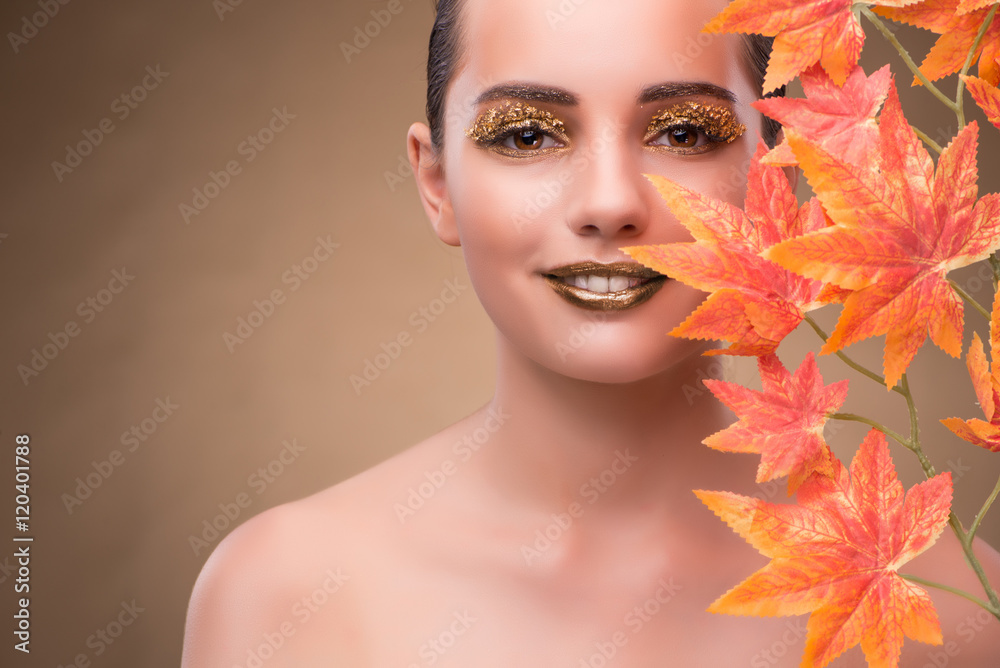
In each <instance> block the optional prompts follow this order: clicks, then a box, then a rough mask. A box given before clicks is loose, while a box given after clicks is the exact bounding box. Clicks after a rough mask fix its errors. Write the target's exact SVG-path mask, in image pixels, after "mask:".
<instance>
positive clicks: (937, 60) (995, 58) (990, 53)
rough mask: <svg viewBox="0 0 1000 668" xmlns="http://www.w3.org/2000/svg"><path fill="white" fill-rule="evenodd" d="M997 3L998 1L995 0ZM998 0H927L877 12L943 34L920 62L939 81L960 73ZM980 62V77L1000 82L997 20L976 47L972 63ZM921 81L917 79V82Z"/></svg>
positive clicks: (926, 72) (930, 76)
mask: <svg viewBox="0 0 1000 668" xmlns="http://www.w3.org/2000/svg"><path fill="white" fill-rule="evenodd" d="M994 2H995V0H994ZM994 2H981V1H979V0H963V1H961V2H960V1H959V0H925V1H924V2H921V3H919V4H914V5H911V6H907V7H902V6H898V5H897V6H892V7H890V6H888V5H889V3H882V2H880V3H879V4H880V5H883V6H882V7H879V8H877V9H876V10H875V11H876V12H877V13H879V14H881V15H882V16H886V17H888V18H890V19H893V20H894V21H901V22H903V23H909V24H911V25H915V26H918V27H920V28H924V29H926V30H930V31H932V32H936V33H937V34H939V35H941V37H939V38H938V40H937V42H935V43H934V46H932V47H931V50H930V51H929V52H928V53H927V57H926V58H924V62H923V63H921V64H920V71H921V72H923V74H924V76H926V77H927V78H928V79H929V80H931V81H935V80H936V79H940V78H941V77H943V76H947V75H949V74H951V73H953V72H960V71H961V70H962V67H963V66H964V65H965V59H966V58H967V57H968V55H969V50H970V49H971V48H972V45H973V44H974V43H975V41H976V36H977V35H978V34H979V29H980V28H981V27H982V26H983V23H984V22H985V21H986V16H987V14H989V11H990V10H989V7H990V6H991V5H992V4H994ZM977 60H978V61H979V76H981V77H982V78H983V79H985V80H987V81H989V82H990V83H991V84H993V85H994V86H996V85H997V84H1000V21H996V20H994V21H993V23H991V24H990V27H989V28H987V29H986V34H985V35H983V39H982V41H981V42H980V43H979V46H978V47H976V52H975V54H974V55H973V60H972V62H976V61H977ZM917 83H919V81H918V80H917V79H914V84H917Z"/></svg>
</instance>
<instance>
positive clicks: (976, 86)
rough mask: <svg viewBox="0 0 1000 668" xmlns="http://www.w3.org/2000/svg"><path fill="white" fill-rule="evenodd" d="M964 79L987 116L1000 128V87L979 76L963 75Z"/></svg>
mask: <svg viewBox="0 0 1000 668" xmlns="http://www.w3.org/2000/svg"><path fill="white" fill-rule="evenodd" d="M962 80H963V81H965V86H966V88H968V89H969V92H970V93H972V98H973V99H974V100H975V101H976V104H978V105H979V107H980V109H982V110H983V111H984V112H985V113H986V118H987V119H989V121H990V123H992V124H993V125H995V126H996V127H997V128H998V129H1000V89H998V88H997V87H996V86H991V85H990V83H989V82H988V81H984V80H983V79H980V78H978V77H962Z"/></svg>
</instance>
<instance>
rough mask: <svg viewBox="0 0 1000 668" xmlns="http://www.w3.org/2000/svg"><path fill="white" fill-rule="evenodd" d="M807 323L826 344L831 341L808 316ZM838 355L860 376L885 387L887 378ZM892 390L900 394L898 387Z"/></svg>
mask: <svg viewBox="0 0 1000 668" xmlns="http://www.w3.org/2000/svg"><path fill="white" fill-rule="evenodd" d="M805 321H806V322H807V323H809V326H810V327H812V328H813V331H815V332H816V333H817V334H818V335H819V338H821V339H823V341H824V342H826V341H828V340H829V339H830V337H829V336H828V335H827V333H826V332H824V331H823V328H822V327H820V326H819V325H818V324H816V321H815V320H813V319H812V318H811V317H810V316H808V315H807V316H805ZM836 355H837V357H839V358H840V359H841V360H843V361H844V364H846V365H847V366H849V367H851V368H852V369H854V370H855V371H857V372H858V373H860V374H862V375H864V376H868V377H869V378H871V379H872V380H874V381H875V382H876V383H878V384H879V385H881V386H883V387H885V378H883V377H882V376H880V375H879V374H877V373H875V372H874V371H872V370H871V369H868V368H866V367H864V366H862V365H861V364H858V363H857V362H855V361H854V360H852V359H851V358H850V357H848V356H847V355H846V354H844V353H843V352H842V351H840V350H838V351H837V353H836ZM891 389H892V391H893V392H897V393H898V392H899V388H898V387H893V388H891Z"/></svg>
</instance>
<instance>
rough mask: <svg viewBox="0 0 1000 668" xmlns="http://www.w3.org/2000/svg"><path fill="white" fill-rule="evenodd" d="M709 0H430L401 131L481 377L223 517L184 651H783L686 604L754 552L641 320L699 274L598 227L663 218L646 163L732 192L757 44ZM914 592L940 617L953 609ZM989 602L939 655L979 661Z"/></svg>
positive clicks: (417, 662)
mask: <svg viewBox="0 0 1000 668" xmlns="http://www.w3.org/2000/svg"><path fill="white" fill-rule="evenodd" d="M725 4H726V3H725V2H722V1H721V0H718V1H713V2H679V1H675V0H618V1H616V2H614V3H611V2H596V1H591V2H576V1H574V2H571V3H570V2H565V3H561V4H558V3H555V2H549V1H548V0H502V1H501V0H464V1H463V2H439V7H438V14H439V26H443V30H442V29H439V30H438V31H437V33H436V38H435V41H434V42H433V43H432V54H431V67H430V77H429V84H430V90H429V95H428V98H429V100H428V112H429V118H430V121H431V125H430V127H428V126H426V125H424V124H420V123H418V124H415V125H413V126H412V127H411V128H410V132H409V136H408V148H409V155H410V161H411V163H412V165H413V167H414V172H415V174H416V178H417V185H418V188H419V191H420V195H421V199H422V202H423V205H424V209H425V211H426V213H427V215H428V217H429V218H430V221H431V224H432V226H433V227H434V229H435V231H436V232H437V234H438V236H439V237H440V238H441V239H442V241H444V242H445V243H447V244H450V245H455V246H461V247H462V249H463V253H464V255H465V258H466V262H467V264H468V269H469V275H470V277H471V279H472V282H473V285H474V287H475V290H476V293H477V295H478V297H479V299H480V300H481V301H482V303H483V306H484V307H485V308H486V310H487V312H488V313H489V315H490V317H491V319H492V320H493V322H494V324H495V326H496V331H497V346H498V374H497V388H496V394H495V396H494V398H493V400H492V401H491V402H490V403H489V404H488V405H487V406H484V407H483V408H482V409H481V410H479V411H477V412H476V413H474V414H473V415H470V416H469V417H467V418H465V419H464V420H462V421H460V422H458V423H457V424H454V425H452V426H451V427H448V428H447V429H445V430H444V431H442V432H441V433H439V434H437V435H435V436H433V437H431V438H429V439H427V440H426V441H424V442H422V443H419V444H417V445H415V446H413V447H412V448H410V449H409V450H407V451H405V452H403V453H402V454H400V455H398V456H396V457H394V458H393V459H391V460H389V461H387V462H384V463H383V464H381V465H379V466H377V467H375V468H374V469H371V470H369V471H367V472H365V473H363V474H361V475H359V476H357V477H355V478H353V479H351V480H348V481H346V482H344V483H342V484H340V485H337V486H335V487H333V488H331V489H329V490H326V491H324V492H321V493H319V494H316V495H314V496H312V497H309V498H307V499H303V500H301V501H298V502H296V503H293V504H289V505H286V506H281V507H278V508H274V509H272V510H270V511H268V512H265V513H263V514H261V515H260V516H258V517H256V518H254V519H253V520H251V521H250V522H248V523H247V524H245V525H244V526H242V527H240V528H239V529H238V530H236V531H235V532H234V533H233V534H232V535H230V536H229V537H228V538H227V539H226V540H225V541H224V542H223V544H222V545H220V547H219V548H218V549H217V550H216V552H215V554H213V556H212V558H211V559H210V561H209V562H208V564H207V565H206V567H205V569H204V571H203V573H202V575H201V577H200V578H199V582H198V584H197V585H196V588H195V592H194V595H193V598H192V604H191V609H190V612H189V619H188V633H187V640H186V645H185V651H184V665H185V666H189V667H192V668H195V667H201V666H211V667H213V668H216V667H220V666H226V667H230V666H248V667H249V666H261V665H266V666H300V667H301V666H345V667H350V668H355V667H362V666H376V667H381V666H431V665H435V666H462V667H465V668H469V667H480V666H497V667H501V666H502V667H504V668H509V667H510V666H546V667H548V666H567V667H578V666H604V665H616V666H642V667H646V666H675V665H676V666H736V665H751V666H771V665H797V664H798V657H799V656H800V655H801V648H802V645H803V643H804V636H805V619H804V618H797V619H742V618H735V617H725V616H713V615H710V614H709V613H707V612H705V609H706V608H707V607H708V605H709V603H710V602H711V601H712V600H713V599H714V598H716V597H717V596H719V595H720V594H721V593H723V592H725V591H726V590H727V589H728V588H729V587H731V586H733V585H735V584H736V583H737V582H739V581H740V580H741V579H743V578H744V577H746V576H747V575H749V574H750V573H751V572H752V571H753V570H755V569H756V568H758V567H759V566H761V565H763V563H764V560H763V559H762V558H761V557H760V556H759V555H758V554H756V552H755V551H754V550H753V549H752V548H750V547H749V546H747V545H746V544H744V543H743V541H742V540H741V539H739V538H738V537H736V536H735V535H733V534H732V533H731V532H730V531H729V529H728V528H727V527H726V526H725V525H723V524H722V523H721V522H719V521H718V520H717V519H716V518H715V517H714V516H712V515H711V513H710V512H708V511H707V510H706V509H705V508H704V507H703V506H702V505H701V504H700V502H699V501H698V500H697V499H696V498H695V497H694V495H693V494H692V493H691V490H692V489H694V488H704V489H726V490H733V491H739V492H743V493H748V494H752V493H754V491H755V490H754V489H753V486H752V483H750V482H749V481H752V480H753V479H754V468H755V463H754V462H752V461H750V458H739V457H733V456H731V455H724V454H721V453H718V452H715V451H713V450H710V449H709V448H706V447H704V446H702V445H700V442H701V440H702V439H703V438H704V437H705V436H707V435H708V434H710V433H713V432H715V431H717V430H719V429H721V428H723V427H725V426H726V425H727V424H728V423H729V422H730V418H729V417H727V416H725V415H724V414H723V413H722V411H721V410H720V404H718V403H717V402H715V401H713V400H712V399H711V398H708V397H706V396H697V397H693V400H692V401H689V397H691V395H690V394H689V393H685V391H684V388H691V387H700V385H699V384H698V378H699V372H701V373H704V368H705V367H706V364H707V363H706V361H705V359H704V358H702V357H700V356H699V353H700V352H702V350H703V346H702V345H700V344H696V343H692V342H689V341H683V340H680V339H674V338H670V337H667V336H665V334H664V332H666V331H669V330H670V329H671V328H673V327H674V326H675V325H676V324H677V323H679V322H680V321H681V320H682V319H683V318H685V317H686V316H687V315H688V314H689V313H690V312H691V311H692V310H693V309H694V307H695V306H697V304H698V303H699V301H700V300H701V298H702V295H701V294H700V293H697V292H695V291H694V290H691V289H689V288H687V287H685V286H683V285H681V284H679V283H677V282H673V281H670V280H669V278H665V277H662V276H658V275H655V274H651V273H650V272H647V271H645V270H643V269H641V268H640V267H639V266H638V265H635V264H634V263H630V262H629V258H628V257H627V256H626V255H625V254H624V253H623V252H622V251H621V250H620V248H622V247H624V246H633V245H644V244H653V243H667V242H672V241H680V240H684V239H686V238H687V233H686V231H685V230H683V228H682V227H681V226H680V225H679V224H678V223H677V222H676V220H675V219H674V218H673V217H672V215H671V214H670V213H669V211H668V210H667V208H666V207H665V205H664V204H663V203H662V202H661V200H660V198H659V196H658V195H657V193H656V192H655V190H654V189H653V187H652V186H651V185H650V184H649V183H648V181H647V180H646V179H645V178H644V177H643V176H642V175H643V174H645V173H656V174H661V175H663V176H666V177H668V178H671V179H674V180H676V181H679V182H681V183H683V184H684V185H687V186H689V187H693V188H696V189H698V190H700V191H702V192H705V193H707V194H709V195H712V196H715V197H718V198H720V199H724V200H726V201H729V202H731V203H733V204H736V205H741V204H742V201H743V196H744V191H745V177H744V176H743V175H744V174H745V173H746V168H747V165H748V163H749V160H750V157H751V155H752V154H753V152H754V150H755V148H756V146H757V145H758V142H759V141H760V139H761V135H762V132H763V131H764V121H763V119H762V117H761V116H760V114H758V113H757V112H756V111H755V110H754V109H753V108H752V107H750V106H749V103H750V102H752V101H753V100H754V99H756V98H757V97H759V88H760V83H759V82H760V72H759V69H758V70H755V69H754V68H753V67H752V66H750V65H748V62H749V59H748V58H747V41H746V40H745V38H743V37H740V36H732V35H726V36H713V37H711V39H709V38H708V37H707V36H705V35H701V34H700V32H699V31H700V28H701V26H703V25H704V24H705V23H706V22H707V21H708V19H710V18H711V17H712V16H714V15H715V14H716V13H718V11H719V10H721V9H722V7H723V6H724V5H725ZM449 54H450V55H449ZM734 183H736V184H739V187H733V184H734ZM935 553H936V554H938V555H941V556H938V557H932V559H938V562H935V563H933V564H931V565H930V566H929V567H928V568H931V569H932V570H933V569H936V568H939V567H940V566H941V563H942V561H941V560H943V563H945V564H946V566H947V567H948V568H952V565H954V564H958V567H959V568H964V566H962V565H961V557H960V555H959V553H958V551H957V550H956V549H955V548H954V546H949V547H947V548H942V549H941V550H937V551H935ZM990 556H991V557H994V556H995V555H990ZM996 566H997V560H996V559H994V560H993V561H992V562H991V568H993V569H994V572H995V573H996V572H1000V568H996ZM913 570H914V571H917V572H919V570H920V569H919V568H917V567H916V565H915V567H914V569H913ZM952 570H957V569H955V568H953V569H952ZM966 570H967V569H966ZM957 584H963V585H965V586H967V587H968V588H969V589H970V590H973V589H974V583H972V584H970V582H969V580H967V579H965V576H964V575H961V576H959V577H958V579H957ZM935 598H936V600H938V601H943V600H946V599H942V598H941V597H937V596H936V597H935ZM940 609H941V610H942V628H943V630H944V632H945V635H946V638H951V637H953V636H954V629H955V625H956V624H958V623H959V622H960V621H961V620H962V618H963V615H969V614H971V615H975V612H976V610H975V608H974V607H971V606H970V605H967V604H965V603H964V602H959V603H953V602H950V601H949V602H948V603H947V604H942V605H941V608H940ZM990 628H992V629H993V632H992V633H991V632H986V633H979V634H978V635H977V636H976V638H975V639H974V640H973V641H970V643H968V644H967V645H966V644H963V645H962V646H961V650H962V655H961V659H952V661H953V662H952V663H951V664H950V665H990V664H989V663H976V662H975V661H977V660H980V659H982V658H983V657H989V656H994V658H995V655H991V654H988V653H985V652H990V651H993V652H995V651H997V642H996V640H995V639H992V640H991V637H992V636H996V635H1000V634H996V633H995V631H996V626H995V625H994V626H993V627H990ZM912 645H913V643H910V644H909V645H908V646H907V647H906V649H905V650H904V652H905V653H904V664H903V665H907V664H906V663H905V661H910V662H912V663H911V664H910V665H923V664H922V663H918V662H920V661H922V660H924V658H923V657H924V656H925V653H926V651H927V648H924V647H913V646H912ZM841 661H842V663H840V664H838V665H864V664H863V659H861V658H860V652H858V651H857V650H854V651H852V652H849V653H848V654H847V655H845V657H843V658H842V659H841ZM962 661H968V662H966V663H961V662H962ZM852 662H854V663H852Z"/></svg>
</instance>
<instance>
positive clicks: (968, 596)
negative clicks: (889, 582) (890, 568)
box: [899, 573, 1000, 617]
mask: <svg viewBox="0 0 1000 668" xmlns="http://www.w3.org/2000/svg"><path fill="white" fill-rule="evenodd" d="M899 577H901V578H903V579H904V580H909V581H910V582H916V583H917V584H920V585H923V586H925V587H933V588H934V589H943V590H944V591H949V592H951V593H952V594H955V595H957V596H961V597H962V598H965V599H968V600H970V601H972V602H973V603H975V604H976V605H978V606H979V607H980V608H983V609H984V610H986V611H987V612H989V613H990V614H991V615H994V616H998V617H1000V609H997V608H994V607H993V606H991V605H990V604H989V603H987V602H986V601H984V600H983V599H981V598H978V597H976V596H973V595H972V594H970V593H969V592H967V591H963V590H961V589H956V588H955V587H949V586H948V585H946V584H941V583H940V582H933V581H931V580H925V579H923V578H921V577H917V576H916V575H907V574H906V573H900V574H899Z"/></svg>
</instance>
